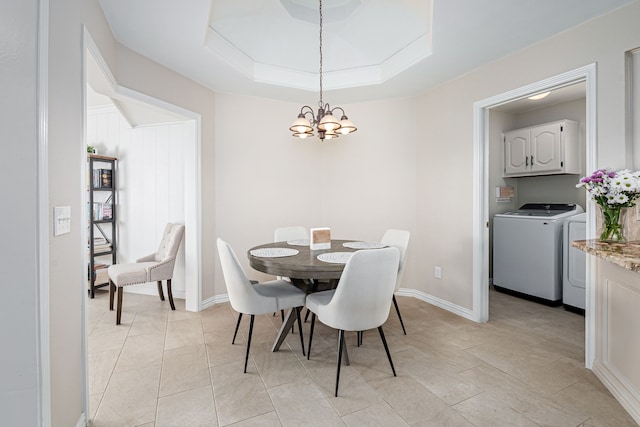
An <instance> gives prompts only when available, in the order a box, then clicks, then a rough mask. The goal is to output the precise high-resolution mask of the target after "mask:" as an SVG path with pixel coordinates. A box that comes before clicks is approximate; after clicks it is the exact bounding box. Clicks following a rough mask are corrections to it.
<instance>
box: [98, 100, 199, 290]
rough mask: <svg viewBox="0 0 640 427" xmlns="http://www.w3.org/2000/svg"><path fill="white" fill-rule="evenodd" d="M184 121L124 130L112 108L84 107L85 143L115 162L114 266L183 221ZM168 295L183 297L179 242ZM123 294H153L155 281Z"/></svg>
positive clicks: (152, 246) (153, 245) (145, 250)
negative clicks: (173, 223) (116, 232)
mask: <svg viewBox="0 0 640 427" xmlns="http://www.w3.org/2000/svg"><path fill="white" fill-rule="evenodd" d="M190 136H191V135H190V132H189V126H188V125H187V124H186V123H172V124H158V125H154V126H140V127H137V128H133V129H132V128H130V127H129V126H128V125H127V123H126V122H125V120H124V119H123V118H122V116H121V115H120V113H119V112H118V111H117V110H116V109H115V107H113V106H107V107H100V108H93V109H90V110H89V112H88V115H87V144H89V145H94V146H95V147H96V148H97V150H98V152H99V154H102V155H106V156H113V157H117V158H118V174H117V187H118V188H117V189H118V206H117V224H118V240H117V242H118V249H117V259H118V262H119V263H126V262H135V260H136V259H138V258H140V257H142V256H144V255H148V254H150V253H153V252H155V251H156V250H157V248H158V244H159V242H160V238H161V236H162V232H163V231H164V227H165V225H166V224H167V223H168V222H176V223H181V224H184V223H185V200H184V193H185V167H184V159H183V153H184V152H185V149H184V147H185V145H186V144H188V143H190V141H188V140H187V138H188V137H190ZM171 285H172V286H171V287H172V291H173V295H174V296H175V297H177V298H184V296H185V271H184V244H183V245H182V246H181V248H180V251H179V253H178V258H177V259H176V265H175V268H174V274H173V280H172V282H171ZM126 291H127V292H135V293H146V294H151V295H157V293H158V290H157V286H156V284H155V283H150V284H149V283H148V284H145V285H140V286H131V287H127V288H126Z"/></svg>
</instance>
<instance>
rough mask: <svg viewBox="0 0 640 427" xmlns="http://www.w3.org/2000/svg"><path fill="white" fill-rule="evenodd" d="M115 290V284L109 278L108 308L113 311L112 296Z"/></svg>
mask: <svg viewBox="0 0 640 427" xmlns="http://www.w3.org/2000/svg"><path fill="white" fill-rule="evenodd" d="M115 292H116V285H115V284H114V283H113V282H112V281H111V280H109V310H110V311H113V297H114V293H115Z"/></svg>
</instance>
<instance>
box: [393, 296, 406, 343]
mask: <svg viewBox="0 0 640 427" xmlns="http://www.w3.org/2000/svg"><path fill="white" fill-rule="evenodd" d="M393 305H394V306H395V307H396V313H398V319H400V326H402V332H404V334H405V335H407V330H406V329H405V328H404V322H403V321H402V316H401V315H400V308H398V301H396V296H395V295H394V296H393Z"/></svg>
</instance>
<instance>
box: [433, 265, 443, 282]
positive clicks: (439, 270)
mask: <svg viewBox="0 0 640 427" xmlns="http://www.w3.org/2000/svg"><path fill="white" fill-rule="evenodd" d="M433 274H434V276H436V279H442V268H440V266H439V265H436V268H435V270H434V272H433Z"/></svg>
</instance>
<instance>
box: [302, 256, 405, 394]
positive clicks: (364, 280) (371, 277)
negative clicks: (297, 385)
mask: <svg viewBox="0 0 640 427" xmlns="http://www.w3.org/2000/svg"><path fill="white" fill-rule="evenodd" d="M399 264H400V252H399V251H398V249H396V248H393V247H391V248H384V249H370V250H362V251H357V252H355V253H354V254H353V255H352V256H351V258H349V261H347V264H346V265H345V267H344V271H343V273H342V276H341V277H340V283H339V284H338V287H337V288H336V289H331V290H328V291H322V292H316V293H313V294H309V295H308V296H307V302H306V306H307V308H308V309H309V310H310V311H311V313H313V314H312V316H311V329H310V331H309V347H308V349H307V359H309V357H310V356H311V342H312V341H313V329H314V327H315V323H316V316H317V317H318V320H320V321H321V322H322V323H324V324H325V325H327V326H329V327H331V328H334V329H337V330H338V368H337V372H336V392H335V395H336V397H337V396H338V384H339V382H340V364H341V362H342V351H343V348H344V346H345V344H344V332H345V331H354V332H360V331H366V330H368V329H373V328H378V332H379V334H380V338H381V339H382V344H383V346H384V349H385V351H386V353H387V358H388V359H389V364H390V365H391V370H392V371H393V376H396V370H395V368H394V367H393V361H392V360H391V353H389V347H388V346H387V340H386V339H385V337H384V332H383V331H382V325H383V324H384V323H385V322H386V321H387V319H388V318H389V309H390V308H391V297H392V296H393V291H394V288H395V285H396V277H397V276H398V266H399Z"/></svg>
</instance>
